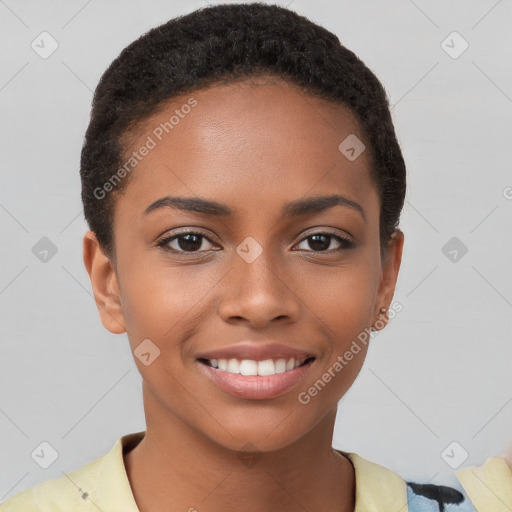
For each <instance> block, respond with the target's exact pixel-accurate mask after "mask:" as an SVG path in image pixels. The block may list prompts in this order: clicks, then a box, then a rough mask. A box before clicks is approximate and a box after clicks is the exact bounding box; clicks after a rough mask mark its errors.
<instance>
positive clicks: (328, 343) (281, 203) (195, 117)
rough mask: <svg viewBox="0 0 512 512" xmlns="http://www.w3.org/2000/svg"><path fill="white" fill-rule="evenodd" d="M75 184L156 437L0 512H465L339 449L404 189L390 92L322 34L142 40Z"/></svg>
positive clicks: (108, 311)
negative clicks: (338, 429)
mask: <svg viewBox="0 0 512 512" xmlns="http://www.w3.org/2000/svg"><path fill="white" fill-rule="evenodd" d="M81 178H82V200H83V203H84V212H85V217H86V220H87V222H88V224H89V227H90V230H89V231H88V232H87V233H86V234H85V236H84V244H83V251H84V263H85V266H86V269H87V272H88V274H89V276H90V279H91V284H92V288H93V291H94V296H95V299H96V303H97V305H98V310H99V314H100V317H101V321H102V323H103V325H104V326H105V328H106V329H108V330H109V331H110V332H112V333H116V334H122V333H124V332H126V333H127V335H128V338H129V342H130V346H131V349H132V351H133V353H134V356H135V362H136V364H137V366H138V368H139V371H140V373H141V376H142V379H143V398H144V408H145V414H146V423H147V428H146V430H145V431H144V432H139V433H134V434H129V435H126V436H123V437H122V438H120V439H119V440H118V441H117V442H116V444H115V445H114V447H113V448H112V450H111V451H110V452H109V453H108V454H106V455H104V456H103V457H101V458H100V459H97V460H95V461H93V462H91V463H89V464H88V465H86V466H84V467H83V468H80V469H78V470H77V471H75V472H72V473H70V474H69V475H65V476H63V477H62V478H60V479H55V480H51V481H47V482H44V483H42V484H39V485H38V486H36V487H35V488H33V489H30V490H28V491H24V492H21V493H19V494H18V495H16V496H14V497H13V498H11V499H10V500H8V501H7V502H6V503H5V504H4V505H3V507H2V512H3V511H5V512H10V511H15V510H16V511H17V510H20V511H22V510H23V511H29V510H30V511H33V510H34V511H35V510H37V511H39V510H41V511H42V510H45V511H47V510H48V511H49V510H98V509H99V510H102V511H103V512H107V511H110V510H116V511H117V510H119V511H121V510H123V511H126V512H128V511H131V512H136V511H140V512H153V511H163V510H169V511H174V510H176V511H178V510H188V511H190V512H192V511H195V510H198V511H203V510H208V511H210V512H216V511H223V512H229V511H231V510H235V509H236V510H239V509H240V507H243V509H244V510H245V511H249V512H252V511H254V512H256V511H261V510H265V511H266V512H272V511H276V512H277V511H282V510H287V511H288V512H295V511H299V510H300V511H304V510H308V511H314V512H324V511H328V510H329V511H332V510H333V509H335V510H338V511H340V512H341V511H343V512H349V511H351V512H352V511H356V512H363V511H364V512H368V511H386V512H394V511H396V512H398V511H401V512H406V511H407V510H409V511H419V510H459V511H462V510H464V511H468V510H474V509H473V507H472V505H471V503H470V502H469V500H467V499H466V498H465V496H464V495H463V494H461V493H460V492H458V491H456V490H455V489H452V488H449V487H443V486H437V485H429V484H425V485H421V484H415V483H407V482H405V481H404V480H403V479H402V478H401V477H400V476H398V475H397V474H395V473H394V472H392V471H390V470H388V469H386V468H384V467H382V466H380V465H378V464H375V463H372V462H370V461H367V460H365V459H363V458H362V457H360V456H359V455H357V454H355V453H348V452H342V451H340V450H335V449H333V448H332V434H333V428H334V422H335V418H336V413H337V404H338V402H339V400H340V399H341V398H342V397H343V396H344V394H345V393H346V392H347V390H348V389H349V388H350V386H351V385H352V383H353V382H354V380H355V379H356V377H357V375H358V373H359V371H360V369H361V366H362V364H363V361H364V358H365V355H366V352H367V348H368V343H369V340H370V339H371V336H372V333H373V332H374V331H377V330H381V329H383V328H384V327H385V325H386V323H387V321H388V319H389V316H390V313H392V312H394V311H395V308H396V305H395V304H394V303H392V300H393V294H394V290H395V285H396V280H397V275H398V271H399V267H400V263H401V256H402V248H403V243H404V235H403V233H402V231H401V230H400V229H399V228H398V225H399V218H400V212H401V209H402V206H403V203H404V196H405V186H406V177H405V164H404V161H403V158H402V154H401V151H400V147H399V145H398V142H397V140H396V136H395V132H394V127H393V124H392V121H391V116H390V112H389V107H388V102H387V98H386V94H385V91H384V89H383V87H382V85H381V84H380V82H379V81H378V79H377V78H376V77H375V75H374V74H373V73H372V72H371V71H370V70H369V69H368V68H367V67H366V66H365V65H364V64H363V63H362V62H361V60H360V59H359V58H358V57H357V56H356V55H354V54H353V53H352V52H351V51H350V50H348V49H346V48H345V47H343V46H342V45H341V44H340V42H339V40H338V38H337V37H336V36H335V35H334V34H332V33H330V32H328V31H327V30H325V29H324V28H322V27H320V26H318V25H316V24H314V23H312V22H311V21H309V20H308V19H306V18H304V17H302V16H299V15H297V14H296V13H294V12H293V11H290V10H287V9H284V8H280V7H277V6H271V5H265V4H245V5H244V4H240V5H236V4H232V5H218V6H215V7H209V8H205V9H201V10H198V11H195V12H193V13H191V14H188V15H186V16H183V17H180V18H177V19H173V20H170V21H169V22H167V23H165V24H163V25H161V26H159V27H156V28H154V29H152V30H151V31H149V32H148V33H146V34H144V35H143V36H141V37H140V38H139V39H138V40H136V41H135V42H133V43H132V44H130V45H129V46H128V47H127V48H125V49H124V50H123V51H122V52H121V54H120V55H119V57H118V58H117V59H116V60H115V61H114V62H113V63H112V64H111V65H110V67H109V68H108V69H107V71H106V72H105V73H104V75H103V76H102V78H101V80H100V83H99V85H98V87H97V89H96V91H95V95H94V100H93V107H92V113H91V120H90V124H89V127H88V130H87V133H86V137H85V143H84V146H83V149H82V159H81ZM448 507H450V508H448Z"/></svg>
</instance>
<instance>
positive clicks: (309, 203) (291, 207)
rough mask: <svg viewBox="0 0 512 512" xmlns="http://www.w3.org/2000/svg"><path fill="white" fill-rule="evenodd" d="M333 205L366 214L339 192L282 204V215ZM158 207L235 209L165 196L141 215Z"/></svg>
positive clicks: (227, 212) (209, 211)
mask: <svg viewBox="0 0 512 512" xmlns="http://www.w3.org/2000/svg"><path fill="white" fill-rule="evenodd" d="M334 206H345V207H348V208H351V209H353V210H355V211H357V212H359V214H360V215H361V217H362V218H363V219H364V220H365V221H366V216H365V213H364V210H363V208H362V206H361V205H360V204H359V203H356V202H355V201H352V200H351V199H348V198H347V197H344V196H341V195H339V194H334V195H330V196H316V197H308V198H306V199H297V200H295V201H291V202H289V203H286V204H285V205H284V206H283V212H282V215H283V217H297V216H300V215H307V214H312V213H319V212H323V211H325V210H328V209H329V208H333V207H334ZM160 208H173V209H176V210H181V211H185V212H195V213H202V214H204V215H212V216H214V217H230V216H232V215H234V214H235V213H236V210H234V209H232V208H230V207H229V206H228V205H225V204H222V203H218V202H216V201H210V200H208V199H202V198H200V197H176V196H165V197H162V198H160V199H157V200H156V201H155V202H154V203H151V204H150V205H149V206H148V207H147V208H146V209H145V210H144V214H143V215H147V214H149V213H151V212H153V211H155V210H158V209H160Z"/></svg>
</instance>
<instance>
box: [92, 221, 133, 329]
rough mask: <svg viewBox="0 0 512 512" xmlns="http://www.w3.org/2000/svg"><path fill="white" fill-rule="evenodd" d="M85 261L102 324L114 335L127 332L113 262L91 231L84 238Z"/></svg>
mask: <svg viewBox="0 0 512 512" xmlns="http://www.w3.org/2000/svg"><path fill="white" fill-rule="evenodd" d="M83 260H84V265H85V268H86V270H87V273H88V274H89V278H90V280H91V285H92V290H93V294H94V300H95V302H96V306H97V307H98V312H99V314H100V319H101V323H102V324H103V326H104V327H105V329H107V330H108V331H110V332H111V333H113V334H122V333H124V332H126V326H125V321H124V315H123V309H122V305H121V296H120V290H119V283H118V281H117V275H116V273H115V271H114V268H113V265H112V262H111V261H110V259H109V258H108V257H107V256H106V255H105V254H104V252H103V251H102V249H101V247H100V244H99V242H98V239H97V238H96V234H95V233H94V232H93V231H90V230H89V231H87V232H86V233H85V235H84V238H83Z"/></svg>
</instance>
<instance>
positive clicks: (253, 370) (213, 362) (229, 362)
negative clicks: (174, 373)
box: [197, 357, 315, 377]
mask: <svg viewBox="0 0 512 512" xmlns="http://www.w3.org/2000/svg"><path fill="white" fill-rule="evenodd" d="M197 360H198V361H199V362H200V363H202V364H204V365H206V366H209V367H211V368H214V369H216V370H220V371H223V372H226V373H233V374H235V375H248V376H249V375H252V376H254V375H256V376H261V377H268V376H271V375H276V374H279V373H287V372H290V371H292V370H294V369H295V368H299V367H300V366H306V365H308V364H310V363H312V362H313V361H314V360H315V357H308V358H306V359H295V358H294V357H290V358H288V359H284V358H279V359H265V360H263V361H256V360H254V359H235V358H232V359H204V358H198V359H197Z"/></svg>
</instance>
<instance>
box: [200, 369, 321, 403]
mask: <svg viewBox="0 0 512 512" xmlns="http://www.w3.org/2000/svg"><path fill="white" fill-rule="evenodd" d="M313 362H314V360H313V361H310V362H308V363H306V364H304V365H302V366H298V367H297V368H294V369H293V370H289V371H286V372H283V373H276V374H274V375H268V376H260V375H240V374H237V373H229V372H225V371H223V370H219V369H218V368H213V367H211V366H208V365H206V364H204V363H201V362H200V361H197V363H198V364H199V365H201V366H202V367H203V368H204V370H205V371H206V374H207V375H208V376H209V377H210V378H211V379H213V381H214V382H215V383H216V384H217V385H218V386H219V388H220V389H222V390H223V391H225V392H226V393H229V394H230V395H233V396H236V397H238V398H247V399H251V400H267V399H269V398H275V397H277V396H279V395H282V394H283V393H286V391H289V390H290V389H291V388H293V387H294V386H295V385H297V383H298V382H299V381H300V380H301V379H302V378H303V377H304V375H305V374H306V372H307V371H308V370H309V368H310V367H311V365H312V363H313Z"/></svg>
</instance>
